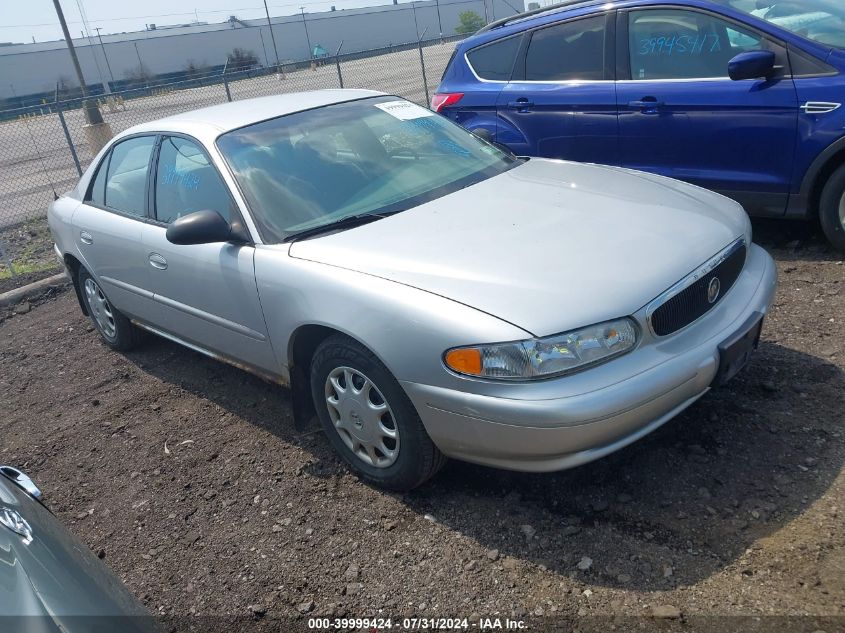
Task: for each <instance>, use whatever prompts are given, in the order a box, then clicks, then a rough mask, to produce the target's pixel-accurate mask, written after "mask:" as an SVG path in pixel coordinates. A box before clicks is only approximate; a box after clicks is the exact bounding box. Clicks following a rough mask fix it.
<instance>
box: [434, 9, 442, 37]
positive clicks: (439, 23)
mask: <svg viewBox="0 0 845 633" xmlns="http://www.w3.org/2000/svg"><path fill="white" fill-rule="evenodd" d="M434 4H436V5H437V28H438V30H439V31H440V41H441V42H442V41H443V22H442V21H441V20H440V0H434Z"/></svg>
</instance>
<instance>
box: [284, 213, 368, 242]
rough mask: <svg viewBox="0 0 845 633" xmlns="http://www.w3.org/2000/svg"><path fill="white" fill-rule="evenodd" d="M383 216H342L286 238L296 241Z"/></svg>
mask: <svg viewBox="0 0 845 633" xmlns="http://www.w3.org/2000/svg"><path fill="white" fill-rule="evenodd" d="M383 217H385V216H384V215H381V214H376V213H362V214H361V215H347V216H346V217H345V218H340V219H339V220H335V221H334V222H329V223H327V224H321V225H320V226H314V227H311V228H310V229H305V230H304V231H299V232H298V233H293V234H292V235H288V236H287V237H286V238H285V242H296V241H297V240H301V239H305V238H307V237H313V236H314V235H320V234H321V233H327V232H329V231H338V230H343V229H351V228H354V227H356V226H362V225H364V224H369V223H370V222H375V221H376V220H381V219H382V218H383Z"/></svg>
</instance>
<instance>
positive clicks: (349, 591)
mask: <svg viewBox="0 0 845 633" xmlns="http://www.w3.org/2000/svg"><path fill="white" fill-rule="evenodd" d="M363 588H364V585H363V584H361V583H360V582H351V583H349V584H348V585H346V589H345V590H344V593H345V594H346V595H347V596H354V595H355V594H356V593H358V592H360V591H361V589H363Z"/></svg>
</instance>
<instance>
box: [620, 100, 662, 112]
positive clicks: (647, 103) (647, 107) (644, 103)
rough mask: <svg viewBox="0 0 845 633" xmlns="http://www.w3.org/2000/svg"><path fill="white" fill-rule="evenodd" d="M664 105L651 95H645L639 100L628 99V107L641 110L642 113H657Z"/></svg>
mask: <svg viewBox="0 0 845 633" xmlns="http://www.w3.org/2000/svg"><path fill="white" fill-rule="evenodd" d="M664 105H666V104H665V103H664V102H663V101H658V100H657V99H655V98H653V97H645V98H644V99H642V100H641V101H629V102H628V107H629V108H634V109H637V110H642V112H643V113H644V114H657V112H658V111H659V110H660V109H661V108H662V107H663V106H664Z"/></svg>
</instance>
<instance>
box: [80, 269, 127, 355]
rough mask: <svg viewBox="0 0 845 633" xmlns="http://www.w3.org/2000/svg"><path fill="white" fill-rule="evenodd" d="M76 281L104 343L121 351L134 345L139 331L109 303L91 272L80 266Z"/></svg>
mask: <svg viewBox="0 0 845 633" xmlns="http://www.w3.org/2000/svg"><path fill="white" fill-rule="evenodd" d="M77 283H78V284H79V290H80V294H81V295H82V300H83V301H85V308H86V310H87V311H88V315H89V316H90V317H91V322H92V323H93V324H94V327H95V328H96V329H97V332H99V333H100V337H102V339H103V341H104V342H105V343H106V345H108V346H109V347H111V348H112V349H115V350H118V351H121V352H126V351H129V350H130V349H132V348H133V347H135V346H136V345H137V344H138V342H139V341H140V338H141V333H140V331H139V330H138V328H136V327H135V326H134V325H132V323H130V322H129V319H127V318H126V317H125V316H124V315H123V314H122V313H121V312H120V311H119V310H118V309H117V308H115V307H114V306H113V305H112V304H111V302H110V301H109V299H108V297H106V294H105V293H104V292H103V289H102V288H101V287H100V284H99V283H97V280H96V279H94V278H93V277H92V276H91V273H89V272H88V271H87V270H85V269H84V268H80V269H79V276H78V278H77Z"/></svg>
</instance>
